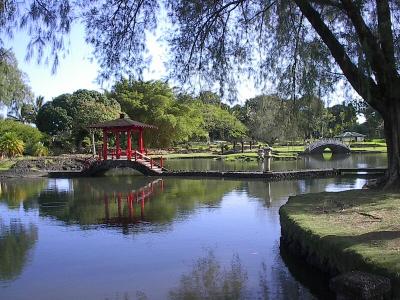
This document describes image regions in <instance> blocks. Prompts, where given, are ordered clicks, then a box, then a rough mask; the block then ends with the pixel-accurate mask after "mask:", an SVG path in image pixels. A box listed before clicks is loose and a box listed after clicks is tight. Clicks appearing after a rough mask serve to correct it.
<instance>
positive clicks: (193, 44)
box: [2, 0, 400, 188]
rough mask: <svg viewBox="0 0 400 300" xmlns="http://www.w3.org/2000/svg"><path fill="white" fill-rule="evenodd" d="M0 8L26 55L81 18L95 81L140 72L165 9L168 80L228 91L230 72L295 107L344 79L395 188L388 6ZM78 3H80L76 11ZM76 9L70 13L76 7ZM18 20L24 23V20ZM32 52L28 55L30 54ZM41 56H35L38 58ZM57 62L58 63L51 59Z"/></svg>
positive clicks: (368, 1) (343, 2)
mask: <svg viewBox="0 0 400 300" xmlns="http://www.w3.org/2000/svg"><path fill="white" fill-rule="evenodd" d="M8 2H11V4H10V5H7V6H6V5H3V8H2V10H3V15H5V17H4V18H3V19H2V21H3V23H5V26H4V29H3V30H9V31H11V32H12V31H13V30H15V29H14V28H17V26H15V27H13V26H12V25H14V23H15V21H16V19H17V20H18V17H19V19H20V20H21V21H20V23H22V24H23V25H25V26H28V27H29V28H30V29H31V32H35V33H40V34H39V35H35V34H32V37H33V39H38V38H37V36H39V39H40V41H41V43H32V48H33V49H39V50H40V49H43V48H44V47H45V45H46V44H47V45H51V46H52V47H53V51H52V52H51V53H56V54H57V53H58V51H54V48H56V49H55V50H59V49H62V48H63V45H64V44H63V43H61V42H58V43H56V42H55V41H59V40H58V39H59V38H60V36H63V34H65V32H68V31H69V27H70V24H71V22H72V20H79V19H80V18H79V17H82V18H83V20H84V21H85V23H86V29H87V41H88V42H89V43H91V44H92V45H93V46H94V48H95V55H96V57H97V58H98V59H99V61H100V65H101V67H102V70H103V72H102V75H103V76H104V77H106V78H109V77H110V76H111V75H114V74H120V73H121V72H122V73H125V72H128V71H134V72H136V74H138V73H141V71H143V66H145V65H146V63H147V60H146V59H144V58H145V53H146V39H145V36H146V32H147V31H148V30H154V29H155V28H156V27H157V22H158V19H157V16H158V13H159V10H160V9H161V8H164V7H165V8H166V9H167V10H168V12H169V14H168V17H169V20H170V21H171V23H172V24H173V25H174V26H173V27H172V30H171V31H170V32H169V34H168V35H166V36H168V39H169V41H170V44H171V50H172V52H173V55H171V58H172V63H171V66H170V69H171V73H172V75H173V76H174V77H176V78H177V79H178V80H181V81H187V79H189V78H193V77H194V76H197V77H196V78H200V79H203V81H205V82H215V81H218V82H219V83H220V86H221V89H223V88H224V86H230V87H232V86H234V83H235V82H237V81H238V80H241V78H240V76H237V74H238V73H239V72H242V71H244V70H246V71H248V73H249V74H250V75H254V74H258V76H257V78H256V79H257V80H258V81H259V82H263V83H268V80H267V79H272V82H276V83H277V87H278V88H279V90H280V91H281V92H282V93H283V94H286V95H290V97H291V98H292V100H294V101H295V100H296V98H298V97H299V95H302V96H304V95H308V96H311V95H318V97H319V98H321V96H323V95H324V94H326V93H328V92H330V91H332V88H333V87H334V83H335V82H338V81H340V80H344V79H345V80H346V82H347V83H349V84H350V85H351V86H352V88H353V89H354V90H355V91H356V92H357V93H358V94H359V95H360V96H361V97H362V99H363V100H364V101H365V102H367V103H368V104H369V105H370V106H371V107H372V108H374V109H375V110H376V111H378V112H379V113H380V114H381V115H382V118H383V119H384V122H385V125H384V130H385V137H386V141H387V145H388V146H387V148H388V172H387V176H386V185H385V186H386V187H387V188H390V187H398V186H400V75H399V65H398V64H397V61H398V59H399V52H400V47H399V43H400V39H399V35H400V24H398V22H392V18H393V19H394V20H398V18H399V15H400V2H399V1H397V0H379V1H378V0H375V1H374V0H359V1H351V0H323V1H322V0H265V1H251V0H219V1H198V0H185V1H183V0H181V1H175V0H174V1H173V0H159V1H156V0H143V1H126V0H113V1H107V2H104V1H90V2H87V1H74V2H72V1H69V0H64V1H50V0H42V1H33V0H31V1H28V4H25V6H27V7H28V8H29V9H26V10H18V9H16V7H17V8H18V6H21V5H23V4H20V3H19V2H17V1H7V3H8ZM79 4H81V5H79ZM78 7H79V8H80V9H81V10H80V11H78V10H77V9H76V8H78ZM24 16H25V17H24ZM35 47H36V48H35ZM38 52H39V53H40V51H38ZM56 58H57V56H56Z"/></svg>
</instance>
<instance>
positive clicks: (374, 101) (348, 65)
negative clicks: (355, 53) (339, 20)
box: [294, 0, 384, 113]
mask: <svg viewBox="0 0 400 300" xmlns="http://www.w3.org/2000/svg"><path fill="white" fill-rule="evenodd" d="M294 1H295V3H296V4H297V6H298V7H299V8H300V10H301V12H302V13H303V14H304V16H305V17H306V18H307V20H308V21H309V22H310V23H311V25H312V26H313V27H314V29H315V31H316V32H317V33H318V35H319V36H320V37H321V39H322V40H323V42H324V43H325V44H326V46H327V47H328V48H329V50H330V52H331V54H332V56H333V58H334V59H335V61H336V63H337V64H338V65H339V67H340V68H341V70H342V71H343V73H344V75H345V76H346V78H347V79H348V81H349V82H350V84H351V85H352V86H353V88H354V89H355V90H356V91H357V92H358V93H359V94H360V95H361V96H362V97H363V98H364V99H365V100H366V101H367V102H368V103H369V104H370V105H371V106H372V107H374V108H375V109H376V110H378V111H379V112H381V113H384V106H383V105H384V104H383V103H382V101H383V99H382V97H381V95H380V93H379V89H378V87H377V85H376V83H375V82H374V80H373V79H372V78H371V77H367V76H365V75H364V74H363V73H362V72H361V71H360V70H359V69H358V68H357V67H356V66H355V65H354V63H353V62H352V61H351V59H350V57H349V56H348V55H347V53H346V51H345V49H344V47H343V45H342V44H341V43H340V42H339V41H338V40H337V38H336V37H335V36H334V34H333V33H332V31H331V30H330V29H329V28H328V26H327V25H326V24H325V23H324V21H323V20H322V19H321V17H320V15H319V13H318V12H317V11H316V10H315V9H314V8H313V7H312V6H311V4H310V3H309V1H307V0H294Z"/></svg>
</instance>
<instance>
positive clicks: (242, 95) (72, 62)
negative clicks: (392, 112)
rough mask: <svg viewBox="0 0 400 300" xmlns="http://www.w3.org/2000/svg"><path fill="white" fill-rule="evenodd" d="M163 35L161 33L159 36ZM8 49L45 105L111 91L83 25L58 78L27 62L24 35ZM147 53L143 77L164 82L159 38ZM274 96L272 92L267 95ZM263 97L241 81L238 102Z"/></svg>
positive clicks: (74, 33) (339, 94)
mask: <svg viewBox="0 0 400 300" xmlns="http://www.w3.org/2000/svg"><path fill="white" fill-rule="evenodd" d="M158 34H160V33H158ZM6 41H7V42H6V45H7V46H8V47H11V48H12V49H13V51H14V53H15V55H16V57H17V60H18V63H19V68H20V69H21V70H22V71H23V72H25V73H26V74H27V76H28V78H29V85H30V86H31V88H32V91H33V93H34V95H35V96H39V95H41V96H44V97H45V101H50V100H52V99H53V98H54V97H56V96H58V95H61V94H63V93H72V92H74V91H76V90H78V89H93V90H98V91H101V90H102V89H109V88H110V84H108V85H106V86H100V85H99V84H98V83H97V82H96V77H97V73H98V69H99V66H98V64H97V63H96V61H95V60H92V59H91V58H92V57H93V56H92V47H91V46H90V45H88V44H86V42H85V40H84V27H83V25H81V24H74V25H73V26H72V29H71V33H70V35H69V46H68V47H67V48H68V49H69V53H67V54H66V55H65V57H64V58H62V59H60V62H59V66H58V68H57V71H56V73H55V74H52V73H51V64H49V65H46V64H44V63H41V64H38V63H37V61H36V60H35V58H33V59H31V60H30V61H26V60H25V55H26V47H27V44H28V41H29V37H28V36H27V34H26V33H25V32H18V33H17V34H16V35H15V36H14V38H13V39H12V40H6ZM148 49H149V52H150V55H151V56H152V58H153V59H152V63H151V65H150V68H149V71H147V72H145V73H144V74H143V77H144V80H157V79H162V78H163V77H165V76H166V75H167V70H166V69H165V67H164V65H163V61H164V59H165V57H166V49H165V47H162V45H161V44H160V43H159V42H157V36H155V35H148ZM264 92H265V93H271V92H272V90H271V91H264ZM257 94H261V91H259V90H257V89H256V88H255V87H254V85H253V84H252V82H251V81H247V80H246V79H245V78H243V80H241V83H240V85H239V87H238V100H239V102H241V103H243V102H244V101H245V100H246V99H249V98H251V97H254V96H256V95H257ZM330 98H331V99H333V101H330V102H329V103H327V104H328V105H333V104H336V103H339V102H342V101H343V99H344V98H345V97H344V93H343V90H342V88H340V87H339V88H338V89H337V90H336V91H335V93H334V94H333V95H332V96H331V97H330Z"/></svg>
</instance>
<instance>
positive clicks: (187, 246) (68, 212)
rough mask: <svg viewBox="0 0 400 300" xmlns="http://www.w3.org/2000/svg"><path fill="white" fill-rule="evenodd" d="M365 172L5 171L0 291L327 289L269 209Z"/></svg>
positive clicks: (180, 293)
mask: <svg viewBox="0 0 400 300" xmlns="http://www.w3.org/2000/svg"><path fill="white" fill-rule="evenodd" d="M364 182H365V181H364V179H351V178H345V179H309V180H297V181H282V182H270V183H269V182H265V181H261V180H258V181H257V180H254V181H238V180H237V181H234V180H217V179H174V178H166V179H156V180H155V178H146V177H143V176H126V177H123V176H118V177H117V176H110V177H102V178H82V179H45V178H42V179H18V180H8V181H3V182H1V183H0V188H1V194H0V195H1V196H0V299H41V300H46V299H110V300H111V299H124V300H125V299H204V298H207V297H208V299H222V298H224V299H313V298H315V297H321V298H326V297H328V296H329V295H327V294H326V293H325V292H324V291H325V290H326V289H327V288H326V285H324V282H321V276H319V274H313V273H312V272H309V271H307V270H306V269H305V268H304V267H303V266H301V265H296V264H293V262H291V261H290V259H287V258H285V255H281V253H280V249H279V239H280V224H279V215H278V210H279V207H280V206H281V205H283V204H284V203H285V202H286V201H287V198H288V196H289V195H294V194H300V193H309V192H320V191H338V190H344V189H353V188H361V187H362V185H363V184H364ZM223 296H225V297H223Z"/></svg>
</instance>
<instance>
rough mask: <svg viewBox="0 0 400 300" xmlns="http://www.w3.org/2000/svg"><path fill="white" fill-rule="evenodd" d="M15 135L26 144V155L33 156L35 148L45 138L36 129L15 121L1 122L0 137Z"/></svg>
mask: <svg viewBox="0 0 400 300" xmlns="http://www.w3.org/2000/svg"><path fill="white" fill-rule="evenodd" d="M6 133H14V134H15V135H16V136H17V138H18V139H20V140H21V141H23V142H24V144H25V147H24V153H25V154H33V146H34V145H35V144H36V143H38V142H40V141H41V140H42V138H43V135H42V133H41V132H40V131H39V130H38V129H37V128H35V127H32V126H30V125H26V124H23V123H21V122H17V121H13V120H0V136H3V135H5V134H6Z"/></svg>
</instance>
